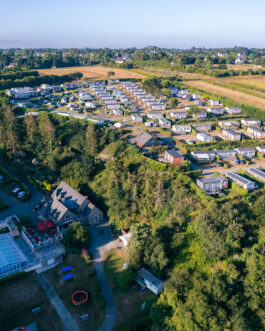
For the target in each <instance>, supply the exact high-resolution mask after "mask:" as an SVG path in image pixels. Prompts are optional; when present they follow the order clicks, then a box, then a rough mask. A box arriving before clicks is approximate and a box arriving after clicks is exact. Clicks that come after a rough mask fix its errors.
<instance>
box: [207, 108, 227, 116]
mask: <svg viewBox="0 0 265 331" xmlns="http://www.w3.org/2000/svg"><path fill="white" fill-rule="evenodd" d="M207 111H208V113H211V114H213V115H217V116H219V115H223V113H224V108H222V107H209V108H207Z"/></svg>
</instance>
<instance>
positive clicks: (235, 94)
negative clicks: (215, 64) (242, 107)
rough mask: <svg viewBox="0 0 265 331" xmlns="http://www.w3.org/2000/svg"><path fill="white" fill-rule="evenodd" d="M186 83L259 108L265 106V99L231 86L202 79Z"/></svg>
mask: <svg viewBox="0 0 265 331" xmlns="http://www.w3.org/2000/svg"><path fill="white" fill-rule="evenodd" d="M214 81H215V80H213V82H214ZM185 84H187V85H189V86H191V87H195V88H198V89H200V90H203V91H205V92H209V93H214V94H219V95H223V96H226V97H227V98H229V99H231V100H234V101H236V102H238V103H240V104H243V103H244V104H248V105H252V106H255V107H258V108H265V99H263V98H259V97H257V96H254V95H250V94H247V93H243V92H240V91H235V90H232V89H230V88H229V86H228V87H221V86H217V85H214V84H211V83H210V82H205V81H202V80H196V81H186V82H185Z"/></svg>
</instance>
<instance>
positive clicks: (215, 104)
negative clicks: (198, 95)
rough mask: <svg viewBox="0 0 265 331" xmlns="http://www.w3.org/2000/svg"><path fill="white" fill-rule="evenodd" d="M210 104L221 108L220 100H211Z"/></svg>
mask: <svg viewBox="0 0 265 331" xmlns="http://www.w3.org/2000/svg"><path fill="white" fill-rule="evenodd" d="M208 102H209V104H210V105H211V106H219V105H220V101H219V100H209V101H208Z"/></svg>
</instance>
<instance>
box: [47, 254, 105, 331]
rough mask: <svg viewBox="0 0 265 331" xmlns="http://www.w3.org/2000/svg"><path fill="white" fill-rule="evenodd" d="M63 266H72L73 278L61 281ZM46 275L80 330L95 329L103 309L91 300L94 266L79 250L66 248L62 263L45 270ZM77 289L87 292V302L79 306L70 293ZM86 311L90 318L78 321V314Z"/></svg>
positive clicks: (98, 324)
mask: <svg viewBox="0 0 265 331" xmlns="http://www.w3.org/2000/svg"><path fill="white" fill-rule="evenodd" d="M64 266H72V274H73V275H74V279H71V280H68V281H66V282H65V281H63V279H62V277H63V275H66V274H67V272H66V273H64V274H63V273H62V271H61V268H62V267H64ZM45 274H46V276H47V277H48V278H49V280H50V281H51V283H52V284H53V286H54V288H55V290H56V292H57V294H58V295H59V297H60V298H61V299H62V301H63V302H64V304H65V306H66V307H67V308H68V309H69V311H70V312H71V314H72V316H73V317H74V319H75V320H76V322H77V324H78V325H79V328H80V330H86V331H88V330H91V331H92V330H93V331H94V330H97V329H98V328H99V327H100V325H101V324H102V323H103V320H104V318H105V309H104V308H98V307H97V306H96V305H95V303H94V300H93V291H94V290H95V287H96V286H95V285H97V284H95V282H98V281H97V278H96V276H94V275H95V273H94V267H93V264H92V262H91V261H88V262H86V261H85V260H84V258H83V257H82V256H81V251H80V250H73V249H67V253H66V255H65V257H64V259H63V263H62V264H60V265H59V266H57V267H56V268H53V269H51V270H49V271H47V272H46V273H45ZM77 290H84V291H86V292H88V303H87V304H86V305H84V306H81V307H76V306H74V305H73V303H72V294H73V293H74V292H75V291H77ZM86 313H88V314H89V315H90V316H91V319H90V320H88V321H86V322H83V323H82V324H81V323H80V315H83V314H86Z"/></svg>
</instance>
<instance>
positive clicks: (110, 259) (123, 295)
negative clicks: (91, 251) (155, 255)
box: [104, 250, 157, 331]
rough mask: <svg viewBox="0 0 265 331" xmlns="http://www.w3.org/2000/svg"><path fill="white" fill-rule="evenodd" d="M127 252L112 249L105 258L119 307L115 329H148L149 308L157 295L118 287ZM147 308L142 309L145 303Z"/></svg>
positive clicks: (108, 275)
mask: <svg viewBox="0 0 265 331" xmlns="http://www.w3.org/2000/svg"><path fill="white" fill-rule="evenodd" d="M124 263H125V254H124V252H123V251H120V250H112V251H111V252H110V253H109V254H108V255H107V256H106V258H105V261H104V269H105V273H106V276H107V279H108V281H109V284H110V286H111V290H112V293H113V296H114V300H115V303H116V308H117V323H116V327H115V330H116V331H118V330H120V331H121V330H124V329H126V328H129V327H132V328H135V329H137V330H148V310H149V308H150V306H151V304H152V303H153V302H154V301H155V300H156V298H157V296H156V295H155V294H153V293H152V292H150V291H149V290H145V291H144V292H141V291H140V290H134V289H131V288H129V289H121V288H118V287H117V284H116V278H117V275H118V274H119V273H120V272H121V271H122V270H123V264H124ZM144 302H145V303H146V308H145V310H143V311H142V310H141V306H142V304H143V303H144Z"/></svg>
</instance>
